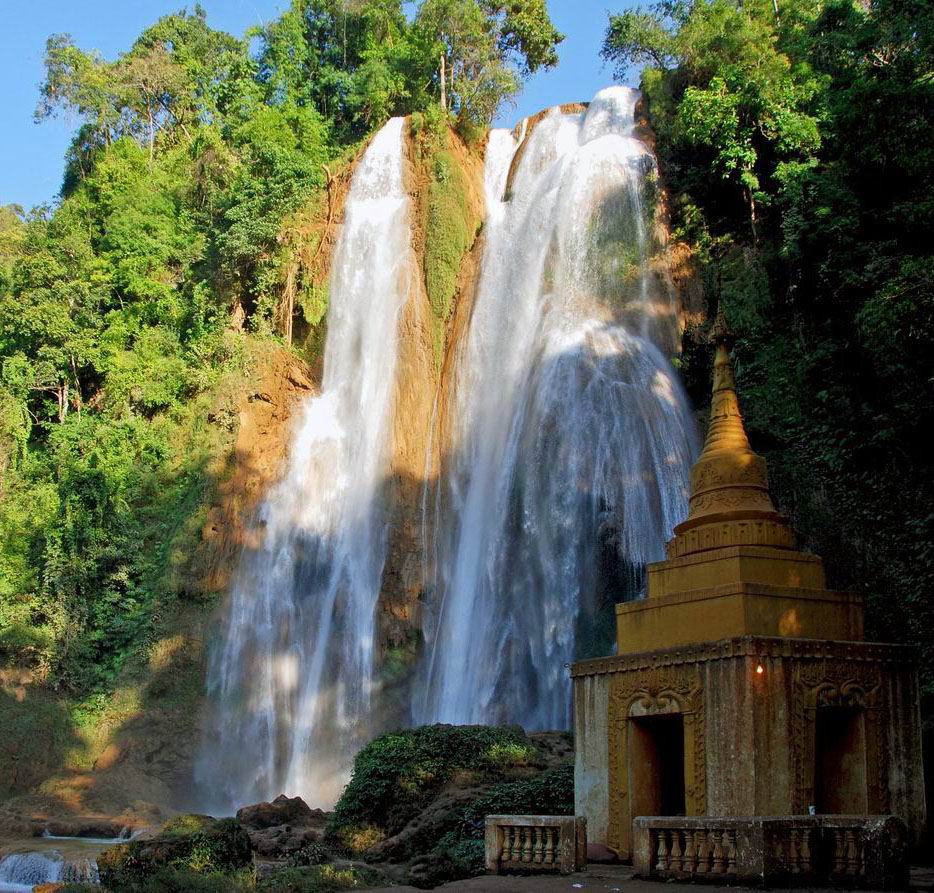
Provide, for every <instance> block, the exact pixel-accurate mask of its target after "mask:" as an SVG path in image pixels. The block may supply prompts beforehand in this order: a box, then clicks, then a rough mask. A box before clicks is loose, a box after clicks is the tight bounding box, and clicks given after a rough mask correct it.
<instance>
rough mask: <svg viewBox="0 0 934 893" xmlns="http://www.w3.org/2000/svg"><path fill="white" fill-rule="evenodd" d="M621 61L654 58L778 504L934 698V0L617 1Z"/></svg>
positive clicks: (686, 192)
mask: <svg viewBox="0 0 934 893" xmlns="http://www.w3.org/2000/svg"><path fill="white" fill-rule="evenodd" d="M602 54H603V56H604V58H605V59H606V60H608V61H609V62H611V63H612V64H613V65H615V66H616V69H617V71H618V72H620V73H622V72H625V71H626V70H628V69H629V67H630V66H633V65H639V66H643V71H642V89H643V91H644V95H645V98H646V101H647V105H648V112H649V114H650V117H651V122H652V126H653V129H654V130H655V133H656V136H657V150H658V154H659V163H660V166H661V173H662V178H663V181H664V183H665V186H666V188H667V190H668V204H669V211H670V214H671V218H672V224H673V228H674V235H675V236H676V237H677V238H681V239H684V240H686V241H687V242H689V243H690V245H691V246H692V247H693V249H694V256H695V258H696V260H697V263H698V267H699V270H700V273H701V275H702V276H703V278H704V282H705V285H706V292H707V295H708V298H709V299H710V301H711V308H710V317H711V318H712V317H713V315H714V313H715V312H716V308H717V306H718V304H721V303H722V305H723V308H724V311H725V316H726V318H727V321H728V323H729V324H730V326H731V327H732V329H733V331H734V333H735V335H736V336H737V344H736V349H735V360H736V364H737V376H738V384H739V387H740V390H741V395H740V396H741V399H742V400H743V402H744V406H745V414H746V419H747V424H748V427H749V428H750V434H751V437H752V439H753V445H754V446H756V447H758V449H759V450H760V451H761V452H763V453H764V454H766V455H767V457H768V459H769V465H770V470H771V474H772V487H773V492H774V493H775V494H776V495H777V497H778V500H779V502H780V504H781V508H782V509H783V510H784V511H785V512H786V513H788V514H790V515H791V516H792V517H793V520H794V521H795V524H796V526H797V528H798V530H799V531H800V532H801V534H802V535H803V537H804V539H805V542H806V544H807V545H808V546H810V547H811V548H812V549H813V550H814V551H816V552H818V553H819V554H821V555H822V556H823V557H824V558H825V561H826V563H827V566H828V570H829V573H830V578H831V579H830V583H831V585H834V586H836V587H838V588H843V589H852V590H856V591H859V592H862V593H864V594H865V596H866V598H867V602H868V608H869V614H868V621H869V629H868V630H867V633H868V634H869V636H871V637H878V638H880V639H882V640H887V641H895V642H911V643H913V644H915V645H916V646H918V647H920V649H921V653H922V663H923V671H922V678H923V684H924V690H925V693H926V697H927V699H928V702H929V703H930V700H931V698H932V697H934V639H932V637H934V603H932V600H931V592H932V591H934V512H932V506H934V462H932V461H931V448H930V434H929V432H930V431H931V430H934V389H932V384H934V381H932V375H934V364H932V362H931V344H932V341H934V282H932V276H931V271H932V269H934V252H932V247H934V246H932V241H931V232H932V229H934V202H932V196H934V7H932V5H931V4H930V3H926V2H924V0H872V2H857V0H743V2H733V0H664V2H661V3H658V4H656V5H654V6H650V7H644V8H637V9H634V10H630V11H627V12H623V13H620V14H618V15H612V16H610V20H609V25H608V29H607V32H606V38H605V41H604V44H603V49H602ZM702 335H703V327H699V329H698V330H697V331H696V332H695V333H693V336H692V333H688V339H687V341H686V351H685V355H684V357H683V358H682V371H683V373H684V375H685V378H686V380H687V382H688V385H689V388H690V390H691V392H692V396H693V397H694V399H695V401H696V402H697V403H699V404H702V403H703V402H704V400H705V399H706V397H705V394H706V389H707V387H708V381H709V377H708V376H709V365H708V364H709V359H708V358H709V352H708V350H707V348H706V347H705V346H704V345H703V338H702Z"/></svg>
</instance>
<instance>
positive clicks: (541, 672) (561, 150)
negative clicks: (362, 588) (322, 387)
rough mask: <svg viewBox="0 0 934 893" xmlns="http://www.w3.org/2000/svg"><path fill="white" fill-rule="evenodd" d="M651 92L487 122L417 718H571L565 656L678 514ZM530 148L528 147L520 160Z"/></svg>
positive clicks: (690, 430) (635, 581)
mask: <svg viewBox="0 0 934 893" xmlns="http://www.w3.org/2000/svg"><path fill="white" fill-rule="evenodd" d="M637 101H638V93H637V92H636V91H634V90H630V89H627V88H622V87H613V88H609V89H607V90H603V91H601V92H600V93H599V94H598V95H597V96H596V97H595V99H594V101H593V102H592V103H591V104H590V106H589V108H588V110H587V111H586V112H585V113H580V114H565V113H562V112H561V111H560V110H559V109H555V110H552V111H551V112H550V113H549V114H548V115H547V116H546V117H545V118H544V119H543V120H541V121H539V122H538V123H537V124H536V126H535V127H534V128H531V133H530V135H529V136H528V137H525V130H526V128H524V127H523V129H522V131H521V132H520V135H519V138H516V137H515V136H514V135H513V134H512V133H510V132H508V131H503V130H495V131H493V132H492V134H491V135H490V140H489V143H488V146H487V152H486V168H485V188H486V200H487V220H486V223H485V228H484V233H485V244H486V247H485V254H484V257H483V261H482V269H481V276H480V283H479V287H478V291H477V294H476V297H475V303H474V306H473V309H472V315H471V318H470V323H469V331H468V333H467V335H466V338H465V340H464V342H463V343H462V344H461V345H460V346H459V348H458V354H457V357H456V364H455V367H454V380H453V384H452V387H453V396H452V398H451V401H450V403H449V406H448V408H447V420H446V422H445V424H446V427H447V432H446V434H447V443H448V454H447V457H446V459H445V468H444V471H443V474H442V478H441V482H440V484H439V486H438V487H437V488H436V490H435V492H434V494H433V497H432V499H430V500H429V501H428V505H429V510H428V512H427V515H428V517H427V524H428V528H429V529H428V532H427V537H426V539H427V541H428V542H429V544H430V550H429V559H428V561H427V567H428V571H429V579H430V586H429V591H430V593H431V596H430V599H429V602H428V605H427V606H426V615H427V616H426V620H425V622H424V628H425V634H426V648H425V654H424V660H423V663H422V667H421V672H420V679H419V684H418V687H417V691H416V697H415V700H414V704H413V718H414V720H415V722H417V723H425V722H450V723H494V722H495V723H501V722H508V723H519V724H521V725H523V726H525V727H526V728H529V729H544V728H566V727H567V726H568V725H569V721H570V680H569V678H568V670H567V663H568V662H569V661H571V660H574V659H575V658H576V657H579V656H583V655H585V654H586V653H587V651H588V649H589V650H597V651H598V652H599V651H602V653H606V652H607V651H608V650H609V641H608V640H607V639H604V640H603V641H600V642H599V643H597V639H598V638H599V637H600V633H601V630H602V631H604V636H605V634H606V632H611V631H612V629H613V624H614V617H613V613H612V605H613V602H614V600H620V599H622V598H624V597H635V596H637V595H638V594H639V589H640V586H641V578H642V569H643V568H644V566H645V564H646V563H647V562H650V561H655V560H658V559H661V558H662V557H664V543H665V541H666V540H667V539H668V538H669V537H670V535H671V530H672V526H673V525H674V524H675V523H677V522H678V521H679V520H681V518H683V517H684V514H685V512H686V507H687V494H688V482H689V478H688V475H689V470H690V465H691V462H692V460H693V457H694V455H695V452H696V448H697V444H696V432H695V425H694V422H693V420H692V418H691V415H690V410H689V406H688V403H687V401H686V398H685V396H684V394H683V393H682V389H681V386H680V384H679V382H678V378H677V375H676V373H675V372H674V370H673V368H672V366H671V364H670V361H669V359H668V358H669V357H670V356H671V355H672V354H673V353H674V351H675V349H676V344H677V342H678V338H679V332H678V321H677V306H676V302H675V296H674V293H673V289H672V288H671V286H670V283H669V282H668V280H667V278H666V276H665V275H662V274H660V273H659V272H658V271H657V270H656V269H654V268H653V266H652V264H651V262H650V261H651V255H652V253H653V251H654V250H655V248H656V247H657V246H656V245H655V244H654V242H653V239H652V235H651V233H652V219H651V218H652V202H651V199H652V196H653V191H654V185H655V173H656V169H655V162H654V158H653V156H652V154H651V152H650V150H649V149H648V147H647V146H646V145H645V144H644V143H643V142H642V141H641V140H640V139H639V138H638V137H637V136H636V125H635V107H636V103H637ZM517 153H518V154H517Z"/></svg>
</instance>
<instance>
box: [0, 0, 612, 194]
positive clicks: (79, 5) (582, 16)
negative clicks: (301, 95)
mask: <svg viewBox="0 0 934 893" xmlns="http://www.w3.org/2000/svg"><path fill="white" fill-rule="evenodd" d="M201 4H202V6H204V8H205V9H206V10H207V13H208V22H209V23H210V24H211V25H212V26H213V27H215V28H222V29H224V30H225V31H229V32H231V33H232V34H237V35H240V34H242V33H243V32H244V31H245V30H246V29H247V28H248V27H249V26H251V25H253V24H256V23H257V22H261V21H268V20H269V19H271V18H275V17H276V15H278V14H279V12H281V11H282V9H284V8H285V7H286V6H287V5H288V0H201ZM2 5H3V7H4V16H3V29H2V31H0V84H2V85H3V89H2V92H0V134H2V138H0V204H8V203H11V202H15V203H17V204H20V205H23V206H24V207H25V208H29V207H31V206H33V205H37V204H41V203H42V202H47V201H51V200H53V199H54V197H55V195H56V193H57V192H58V189H59V186H60V185H61V175H62V167H63V158H64V154H65V150H66V148H67V147H68V142H69V139H70V136H71V133H72V131H73V129H74V127H75V126H76V123H77V122H76V121H75V120H74V119H72V120H68V119H67V118H59V119H55V120H51V121H46V122H43V123H42V124H35V123H34V122H33V118H32V115H33V110H34V109H35V106H36V99H37V98H38V92H39V83H40V82H41V81H42V57H43V52H44V48H45V40H46V38H47V37H48V36H49V35H50V34H53V33H58V32H65V33H68V34H71V35H72V37H74V39H75V42H76V43H77V44H78V46H80V47H82V48H83V49H96V50H99V51H100V52H101V53H102V54H103V55H104V56H105V57H106V58H113V57H114V56H116V55H117V54H118V53H119V52H121V51H122V50H126V49H128V48H129V46H130V44H131V43H132V42H133V40H134V38H135V37H136V36H137V35H138V34H139V33H140V31H142V29H143V28H144V27H145V26H146V25H149V24H151V23H152V22H154V21H155V20H156V19H157V18H158V17H159V16H160V15H164V14H166V13H168V12H174V11H176V10H177V9H179V8H181V7H182V6H185V5H187V6H188V7H189V8H190V7H192V6H194V0H187V2H186V0H4V2H3V4H2ZM627 5H629V0H548V8H549V10H550V12H551V16H552V19H553V20H554V22H555V24H556V25H557V27H558V28H559V30H561V31H562V32H563V33H564V34H565V35H567V38H566V40H565V41H564V43H563V44H562V45H561V47H560V54H561V63H560V65H559V66H558V67H557V68H556V69H554V70H552V71H550V72H543V73H540V74H538V75H536V76H535V77H534V78H533V79H532V80H531V81H530V82H529V83H528V84H527V85H526V87H525V90H524V91H523V92H522V94H521V95H520V96H519V98H518V102H517V105H516V106H515V107H514V108H507V109H505V110H504V112H503V114H502V116H501V119H502V120H501V122H499V123H505V124H509V125H512V124H513V123H514V122H515V121H516V120H518V119H519V118H520V117H522V116H524V115H528V114H532V113H534V112H537V111H539V110H540V109H542V108H545V107H547V106H550V105H555V104H557V103H560V102H573V101H575V100H585V99H590V97H591V96H593V94H594V93H596V91H597V90H598V89H599V88H600V87H602V86H605V85H606V84H608V83H610V81H611V73H610V70H609V69H608V68H604V67H603V65H602V63H601V60H600V58H599V49H600V43H601V41H602V38H603V32H604V29H605V27H606V9H607V7H609V8H610V9H612V10H614V11H616V10H619V9H621V8H623V7H624V6H627Z"/></svg>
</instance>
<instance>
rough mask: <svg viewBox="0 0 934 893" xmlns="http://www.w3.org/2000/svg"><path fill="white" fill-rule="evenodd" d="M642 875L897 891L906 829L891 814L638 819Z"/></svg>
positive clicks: (904, 868)
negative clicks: (828, 885) (830, 885)
mask: <svg viewBox="0 0 934 893" xmlns="http://www.w3.org/2000/svg"><path fill="white" fill-rule="evenodd" d="M633 843H634V850H633V865H634V867H635V869H636V872H637V874H639V875H640V876H642V877H646V878H657V879H660V880H667V879H669V878H676V879H681V880H692V881H713V882H721V883H722V882H724V881H737V882H743V883H758V884H765V885H768V886H772V885H774V886H797V885H827V884H832V885H835V886H844V887H867V888H871V889H876V890H894V889H904V888H905V887H907V885H908V829H907V827H906V826H905V823H904V822H902V821H901V820H900V819H897V818H895V817H894V816H834V815H821V816H785V817H760V816H729V817H722V818H712V817H709V816H699V817H681V816H678V817H639V818H637V819H636V820H635V822H634V840H633Z"/></svg>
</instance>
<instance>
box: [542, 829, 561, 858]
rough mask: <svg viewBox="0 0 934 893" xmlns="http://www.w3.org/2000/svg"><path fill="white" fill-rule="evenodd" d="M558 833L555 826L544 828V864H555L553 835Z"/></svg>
mask: <svg viewBox="0 0 934 893" xmlns="http://www.w3.org/2000/svg"><path fill="white" fill-rule="evenodd" d="M557 833H558V829H557V828H546V829H545V864H546V865H554V864H555V835H556V834H557Z"/></svg>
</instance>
